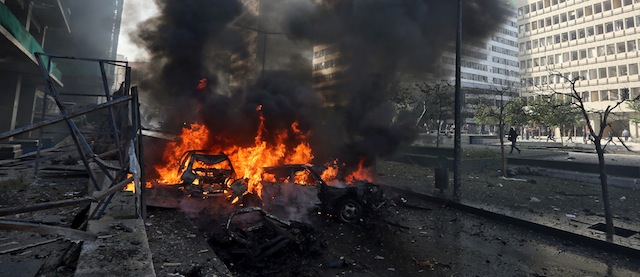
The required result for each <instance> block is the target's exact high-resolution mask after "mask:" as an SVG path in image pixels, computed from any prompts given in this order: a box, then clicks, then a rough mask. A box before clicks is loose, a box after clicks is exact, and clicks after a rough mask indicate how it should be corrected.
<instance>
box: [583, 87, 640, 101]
mask: <svg viewBox="0 0 640 277" xmlns="http://www.w3.org/2000/svg"><path fill="white" fill-rule="evenodd" d="M638 95H640V88H629V89H626V88H623V89H608V90H600V91H583V92H582V93H581V96H582V101H583V102H598V101H618V100H627V99H633V98H635V97H637V96H638Z"/></svg>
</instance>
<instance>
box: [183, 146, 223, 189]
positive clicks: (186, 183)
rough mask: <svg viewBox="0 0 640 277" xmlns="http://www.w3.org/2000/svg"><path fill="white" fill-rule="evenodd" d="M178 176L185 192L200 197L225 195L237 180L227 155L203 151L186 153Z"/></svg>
mask: <svg viewBox="0 0 640 277" xmlns="http://www.w3.org/2000/svg"><path fill="white" fill-rule="evenodd" d="M178 174H179V175H180V179H181V180H182V183H181V184H180V186H181V187H182V188H183V189H184V191H185V192H186V193H187V194H188V195H190V196H198V197H202V196H208V195H214V194H219V193H224V192H225V191H226V190H227V189H228V188H229V185H230V184H231V183H232V182H233V180H235V179H236V173H235V171H234V169H233V165H232V164H231V160H229V157H227V155H225V154H224V153H220V154H208V153H206V152H205V151H203V150H190V151H187V152H185V153H184V154H183V155H182V158H181V159H180V167H179V168H178Z"/></svg>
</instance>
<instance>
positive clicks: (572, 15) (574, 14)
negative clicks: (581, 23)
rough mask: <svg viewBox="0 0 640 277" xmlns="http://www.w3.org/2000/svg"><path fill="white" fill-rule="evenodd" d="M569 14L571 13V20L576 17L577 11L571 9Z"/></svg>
mask: <svg viewBox="0 0 640 277" xmlns="http://www.w3.org/2000/svg"><path fill="white" fill-rule="evenodd" d="M568 15H569V20H574V19H576V11H570V12H569V13H568Z"/></svg>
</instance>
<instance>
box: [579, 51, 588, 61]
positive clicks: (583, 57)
mask: <svg viewBox="0 0 640 277" xmlns="http://www.w3.org/2000/svg"><path fill="white" fill-rule="evenodd" d="M586 58H587V49H582V50H580V59H581V60H584V59H586Z"/></svg>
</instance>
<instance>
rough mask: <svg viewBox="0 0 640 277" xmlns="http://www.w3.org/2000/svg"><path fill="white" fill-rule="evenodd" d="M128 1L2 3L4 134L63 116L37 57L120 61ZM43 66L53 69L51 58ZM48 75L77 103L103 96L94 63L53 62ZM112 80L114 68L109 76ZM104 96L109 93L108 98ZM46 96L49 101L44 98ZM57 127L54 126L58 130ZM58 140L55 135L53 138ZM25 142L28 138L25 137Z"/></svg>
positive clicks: (10, 0) (0, 110)
mask: <svg viewBox="0 0 640 277" xmlns="http://www.w3.org/2000/svg"><path fill="white" fill-rule="evenodd" d="M122 3H123V0H110V1H107V0H87V1H61V0H0V73H1V74H0V99H2V101H0V114H1V115H2V116H0V118H1V119H0V132H5V131H8V130H12V129H15V128H18V127H21V126H25V125H29V124H32V123H34V122H37V121H40V120H42V113H43V112H44V113H45V118H47V117H49V116H54V115H59V111H58V107H57V106H56V105H55V104H54V103H53V100H52V98H51V96H46V86H45V85H46V84H45V79H44V78H43V77H42V74H41V72H40V67H39V65H38V62H37V60H36V54H35V53H46V54H54V55H63V56H73V57H83V58H100V59H115V58H116V52H117V44H118V41H117V38H118V32H119V29H120V19H121V16H122ZM44 62H45V63H47V64H49V60H48V58H47V57H45V58H44ZM48 73H49V75H50V76H51V77H52V79H53V80H54V81H55V83H56V85H57V86H58V87H59V92H61V94H65V95H66V96H65V97H64V99H63V101H64V102H65V103H72V104H83V103H87V104H96V103H97V102H98V101H99V99H98V98H95V97H94V98H87V97H82V96H78V97H74V94H76V95H79V94H96V93H102V92H103V91H104V88H103V87H102V84H101V82H100V81H101V72H100V69H99V68H96V66H95V64H93V66H92V67H91V65H87V64H84V65H83V64H78V63H74V62H69V61H64V60H61V59H51V63H50V67H49V72H48ZM107 75H108V78H110V80H113V67H111V70H108V72H107ZM103 94H104V93H103ZM45 96H46V97H45ZM53 128H55V127H53ZM53 136H55V135H53ZM20 137H21V138H29V134H23V135H21V136H20Z"/></svg>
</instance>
